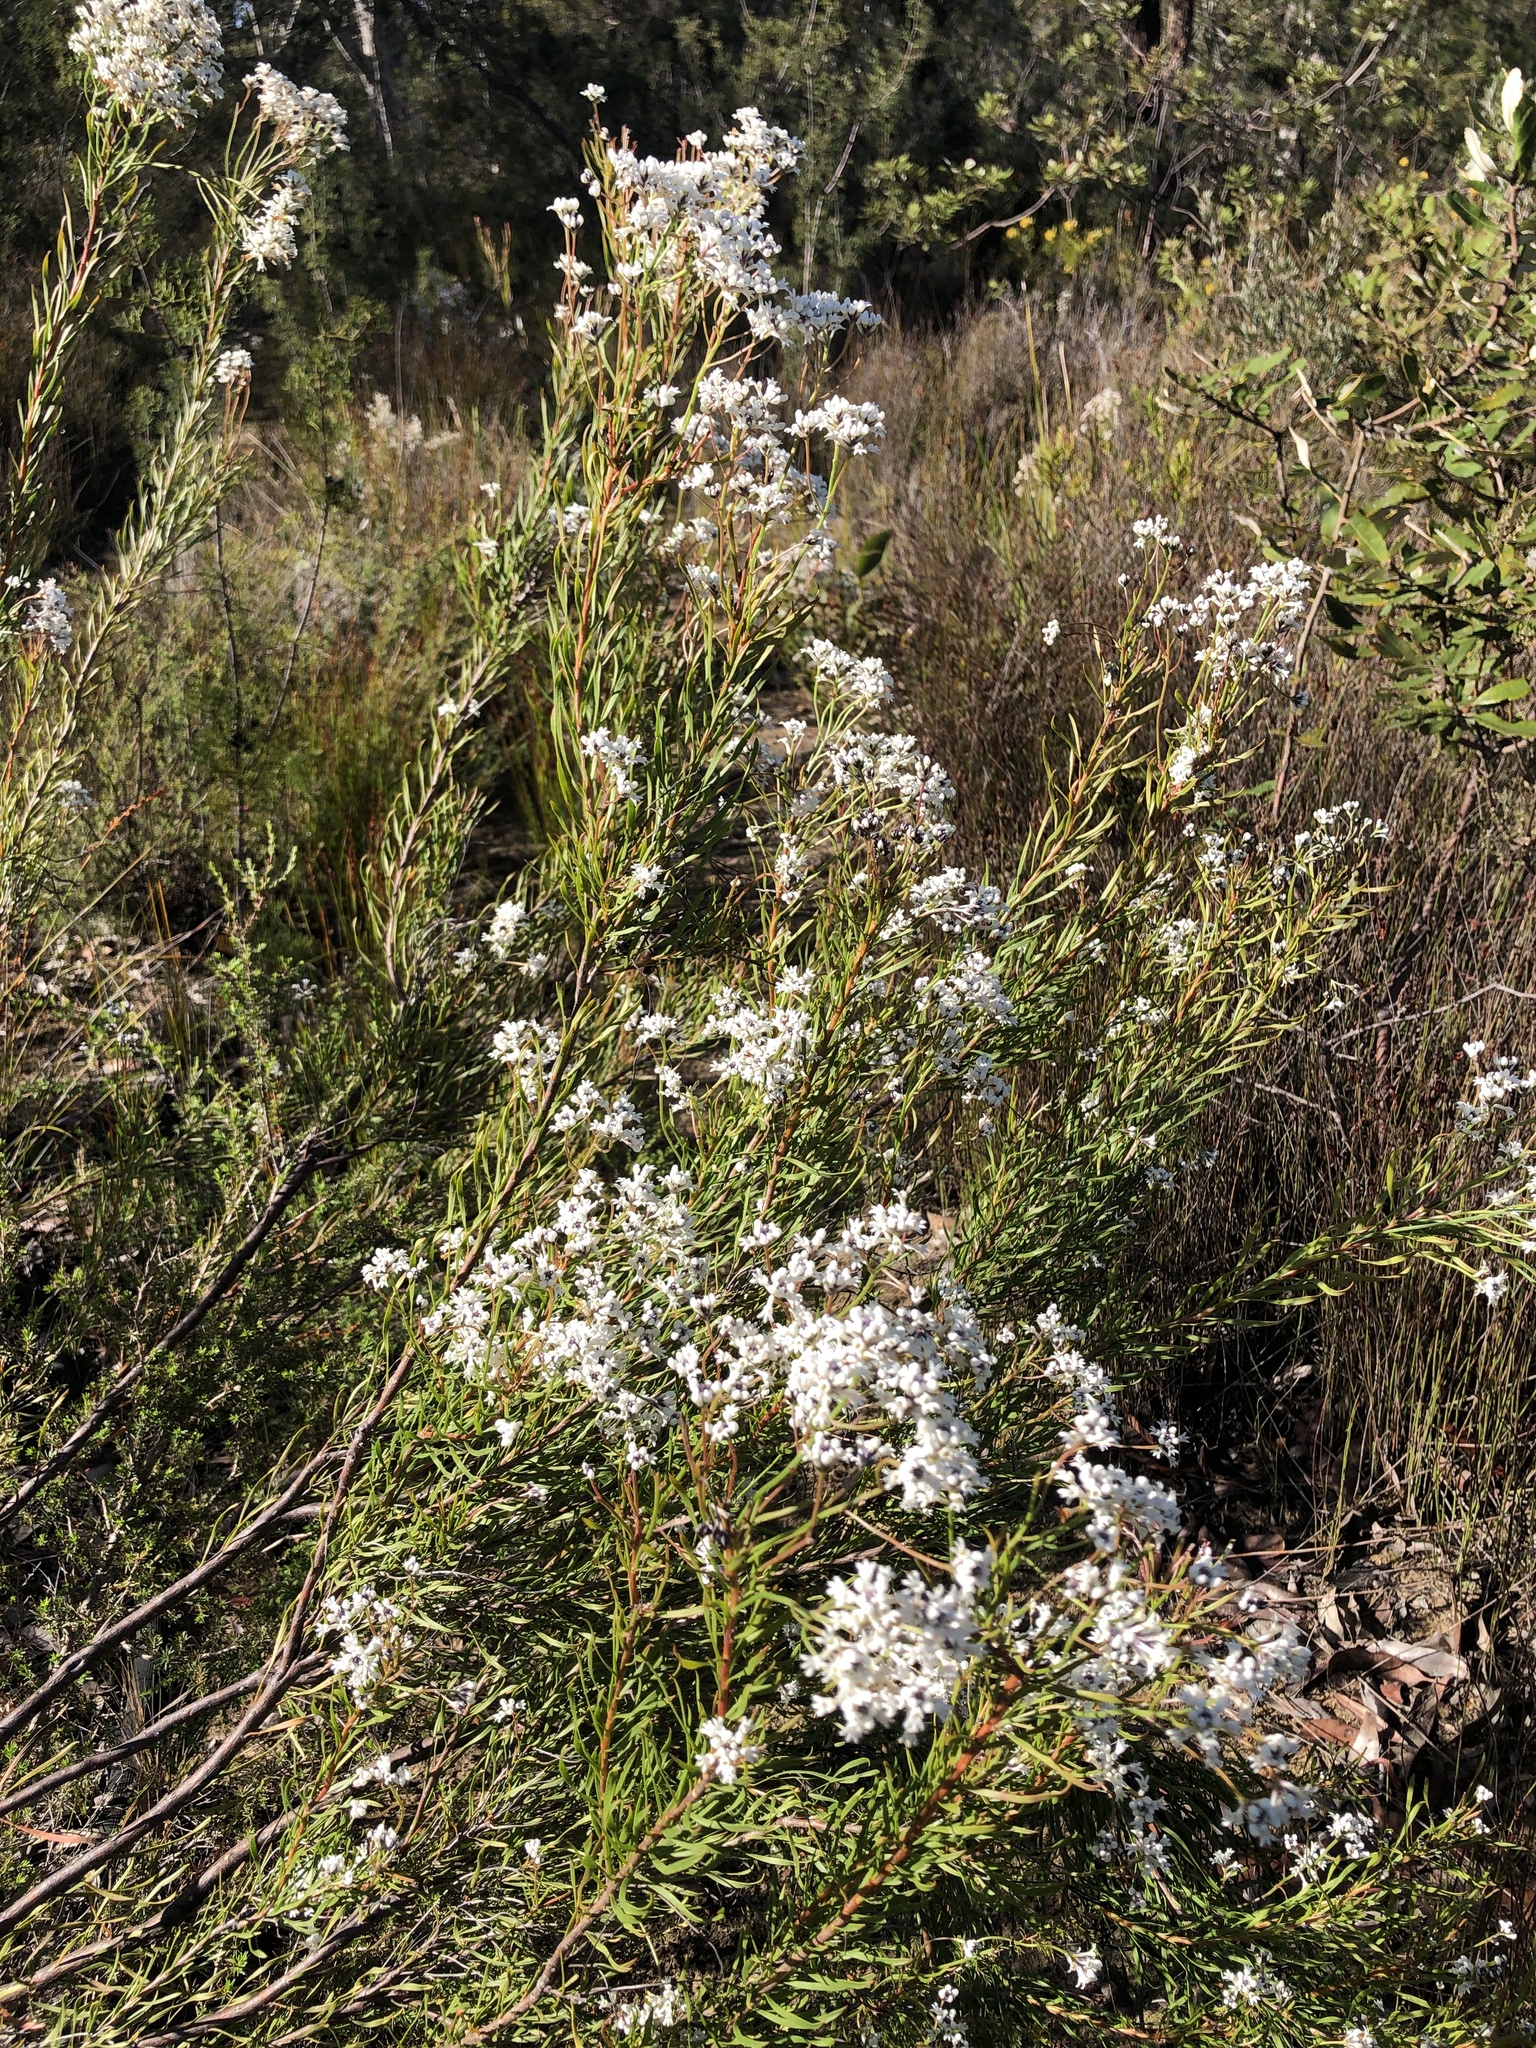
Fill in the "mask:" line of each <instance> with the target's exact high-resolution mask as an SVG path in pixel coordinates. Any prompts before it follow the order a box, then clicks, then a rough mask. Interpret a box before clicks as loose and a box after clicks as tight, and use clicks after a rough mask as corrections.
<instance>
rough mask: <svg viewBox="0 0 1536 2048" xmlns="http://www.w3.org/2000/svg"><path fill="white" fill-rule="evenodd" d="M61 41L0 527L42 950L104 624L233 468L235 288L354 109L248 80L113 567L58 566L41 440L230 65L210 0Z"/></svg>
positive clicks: (76, 848) (90, 12)
mask: <svg viewBox="0 0 1536 2048" xmlns="http://www.w3.org/2000/svg"><path fill="white" fill-rule="evenodd" d="M69 47H70V50H71V51H72V53H73V54H74V56H75V57H76V58H77V59H78V61H79V63H80V66H81V72H82V78H83V83H84V87H85V95H86V106H85V135H84V142H83V145H82V148H81V151H80V154H79V156H78V157H77V159H76V162H75V166H74V173H75V176H74V184H75V188H76V189H75V190H74V191H73V192H72V193H71V206H70V210H69V212H68V213H67V214H66V216H65V219H64V222H63V225H62V227H61V229H60V233H59V239H58V246H57V250H56V253H55V260H54V261H53V263H52V264H51V265H50V266H49V268H48V271H47V273H46V275H45V277H44V279H43V282H42V287H41V290H40V292H39V294H38V296H37V299H36V303H35V319H34V329H33V337H32V354H31V362H30V365H29V371H28V376H27V380H26V384H25V387H24V390H23V395H22V399H21V403H20V408H19V420H18V428H17V438H16V442H15V446H14V451H13V457H12V462H11V468H10V476H9V488H8V491H7V500H6V506H5V517H4V527H3V537H0V674H3V678H4V689H5V715H6V720H7V736H8V748H7V772H6V775H5V778H4V784H3V789H0V805H3V811H4V826H5V831H4V839H5V913H6V923H7V928H8V932H9V935H10V937H11V939H12V941H13V942H18V943H21V944H23V946H24V947H30V948H31V949H32V951H33V952H36V951H38V950H40V949H41V948H43V947H45V946H46V944H47V943H48V941H49V937H50V933H49V931H48V930H47V929H46V928H44V927H35V926H31V925H30V922H29V921H30V920H31V919H32V918H33V917H35V915H36V913H37V911H38V909H39V907H40V906H41V904H42V903H43V901H44V899H45V896H46V894H47V891H48V886H49V882H50V879H55V880H56V879H57V875H56V870H57V864H58V860H59V856H60V852H61V850H65V851H67V852H68V853H70V854H75V855H78V853H79V852H80V849H81V846H82V845H83V844H84V843H86V842H87V841H89V839H90V837H91V833H90V827H91V825H92V823H93V822H94V821H92V819H91V812H92V810H93V808H94V804H93V799H92V796H91V792H90V789H89V787H88V786H87V784H86V783H85V782H84V781H82V779H81V771H82V769H83V768H84V767H85V765H86V762H85V757H86V749H87V745H88V740H89V729H88V724H87V720H88V714H89V709H90V704H91V698H92V692H93V691H94V690H96V689H97V688H99V687H100V686H101V684H102V682H103V680H104V678H105V676H106V673H107V664H106V657H107V655H108V653H109V651H110V648H111V644H112V641H113V638H114V635H115V634H116V633H117V632H118V630H119V629H120V628H121V627H122V625H123V624H124V623H125V621H126V620H127V618H128V617H129V616H130V614H131V613H132V612H133V611H134V610H135V609H136V608H137V607H138V606H139V605H140V604H141V603H142V601H143V600H144V598H145V596H146V595H147V593H148V592H149V591H150V590H151V589H153V587H154V586H155V584H156V583H157V581H158V580H159V578H160V577H161V576H162V575H163V573H164V571H165V570H166V569H167V568H168V567H169V565H170V564H171V562H172V561H174V560H175V558H176V556H177V555H178V554H179V553H180V552H181V551H183V550H184V549H185V548H187V547H188V546H189V545H190V544H191V543H193V542H194V541H196V540H199V539H201V538H202V536H203V534H204V532H205V531H206V528H207V525H208V521H209V519H210V517H211V515H212V513H213V511H214V508H215V507H216V506H217V505H218V503H219V501H220V499H221V498H222V497H223V496H224V495H225V493H226V492H227V491H228V489H229V487H230V484H231V483H232V481H233V479H234V477H235V475H236V473H237V470H238V466H239V462H240V457H241V447H242V443H241V432H240V430H241V426H242V422H243V419H244V414H245V407H246V401H247V398H248V396H249V391H250V379H251V372H252V357H251V353H250V350H249V349H248V348H246V347H245V346H244V345H243V344H242V343H239V342H233V341H231V339H230V335H229V327H230V323H231V321H232V320H233V319H234V318H235V316H236V314H237V310H238V306H239V303H240V298H241V294H242V292H243V291H245V290H246V289H248V287H249V285H250V283H251V281H252V278H253V276H254V275H255V273H257V272H260V271H265V270H269V269H280V268H283V267H285V266H286V265H288V264H289V263H291V262H292V260H293V257H294V255H295V253H296V241H295V232H296V228H297V225H298V223H299V220H300V217H301V215H302V211H303V207H304V203H305V201H306V199H307V197H308V193H309V188H308V185H307V184H306V182H305V172H306V170H308V169H309V167H310V166H311V165H312V164H313V163H314V162H315V161H316V160H317V159H318V158H321V157H324V156H326V155H328V154H330V153H332V152H334V151H336V150H338V149H344V148H345V147H346V137H345V124H346V116H345V113H344V111H343V109H342V108H341V107H340V105H339V104H338V103H337V101H336V100H335V99H333V98H332V97H331V96H330V95H329V94H327V93H321V92H317V91H315V90H314V89H313V88H312V87H298V86H295V85H294V84H292V83H291V82H290V81H289V80H288V79H286V78H285V77H283V75H282V74H281V73H280V72H278V71H276V70H275V69H274V68H273V67H272V66H271V65H269V64H265V63H263V64H259V65H258V66H257V68H256V70H255V71H254V72H253V73H251V74H250V75H249V76H248V77H247V78H246V79H245V82H244V91H243V93H242V95H241V96H240V98H239V100H238V103H237V106H236V108H235V113H234V119H233V121H232V124H231V127H230V131H229V136H228V141H227V146H226V149H225V152H224V157H223V161H222V164H221V165H220V166H219V167H218V169H217V171H216V172H214V173H211V174H199V175H198V176H197V179H196V182H197V184H198V188H199V191H200V193H201V196H202V198H203V200H204V202H205V205H206V208H207V212H208V216H209V233H208V240H207V242H206V244H205V247H204V249H203V252H202V255H201V258H200V261H199V262H198V264H197V265H196V266H195V268H194V270H193V273H192V275H191V276H190V278H188V279H186V280H183V285H182V289H181V290H179V291H178V293H177V294H176V295H175V307H174V310H173V311H172V312H171V313H170V314H169V316H168V317H170V319H171V320H172V322H173V329H174V331H173V336H172V338H173V341H174V343H175V345H176V355H177V358H178V360H177V362H176V364H175V366H174V372H173V377H172V384H171V389H170V392H169V406H168V409H167V412H166V415H165V422H164V425H163V427H162V430H161V433H160V437H159V440H158V443H157V445H156V446H155V448H154V449H153V450H152V452H151V454H150V457H149V459H148V461H147V462H146V464H145V468H144V472H143V475H142V478H141V481H140V488H139V493H138V498H137V502H136V504H135V507H134V510H133V512H132V513H131V515H130V517H129V518H128V520H127V521H126V522H125V524H124V527H123V529H122V531H121V532H120V533H119V535H118V536H117V547H116V551H115V560H114V562H113V565H112V567H111V568H110V570H109V571H107V572H106V573H105V574H103V575H99V576H90V577H85V578H79V579H76V580H74V581H71V582H61V581H60V578H59V576H58V574H57V573H55V574H52V575H49V574H46V573H44V571H45V569H46V566H47V563H46V555H47V550H48V548H49V545H50V540H51V535H52V530H53V515H54V507H53V503H52V499H51V495H50V484H49V477H50V470H49V464H48V461H47V455H48V450H49V445H50V443H51V442H53V440H54V439H55V438H56V436H57V435H58V434H59V432H60V431H61V426H62V420H63V411H62V404H61V398H62V393H63V390H64V387H65V384H66V382H67V379H68V376H69V372H70V366H71V363H72V361H73V359H74V356H75V353H76V351H77V349H78V346H79V343H80V340H81V337H82V335H83V334H84V332H85V329H86V326H87V323H88V321H89V318H90V316H91V314H92V312H93V311H94V309H95V307H96V306H97V304H98V302H99V301H100V299H101V297H102V295H103V293H104V292H106V291H107V290H109V289H110V288H111V286H112V285H113V282H114V280H115V279H116V278H117V277H118V275H119V274H120V272H121V271H122V270H123V268H124V266H125V265H126V264H127V263H128V262H129V261H130V259H131V257H132V255H133V251H134V249H135V243H134V239H133V230H134V225H135V222H136V220H137V218H138V216H139V213H140V211H141V209H142V208H143V206H144V205H145V204H146V203H147V200H148V197H149V194H150V193H151V191H152V189H153V183H154V180H155V178H156V177H157V176H165V175H169V174H171V172H172V171H173V170H176V169H177V168H179V167H178V166H177V164H176V160H175V158H174V155H173V152H172V144H173V142H174V139H175V137H176V134H177V131H179V130H181V129H183V128H185V127H186V125H187V124H188V122H189V121H190V120H191V119H192V118H193V116H194V115H195V114H196V113H197V112H198V111H199V109H200V108H203V107H206V106H209V105H211V104H212V103H213V102H214V101H215V100H216V98H217V97H218V96H219V94H220V92H221V90H222V81H223V48H222V42H221V37H220V32H219V26H218V22H217V20H216V18H215V17H214V15H213V14H212V12H211V11H210V10H209V9H208V8H207V7H206V6H205V5H204V4H203V0H88V4H86V5H85V6H83V7H81V8H80V9H79V10H78V12H77V14H76V17H75V24H74V28H73V30H72V31H71V34H70V37H69ZM23 932H25V933H26V937H25V939H24V940H23V939H22V938H21V934H22V933H23Z"/></svg>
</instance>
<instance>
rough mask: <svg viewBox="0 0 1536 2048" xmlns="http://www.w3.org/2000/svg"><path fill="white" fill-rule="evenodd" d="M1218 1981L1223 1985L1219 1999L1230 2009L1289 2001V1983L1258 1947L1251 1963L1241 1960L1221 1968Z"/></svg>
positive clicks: (1287, 2002)
mask: <svg viewBox="0 0 1536 2048" xmlns="http://www.w3.org/2000/svg"><path fill="white" fill-rule="evenodd" d="M1221 1981H1222V1983H1223V1984H1224V1985H1225V1986H1226V1989H1225V1990H1224V1991H1223V1992H1222V1994H1221V2002H1222V2004H1223V2005H1224V2006H1226V2007H1227V2009H1228V2010H1229V2011H1230V2010H1232V2008H1233V2007H1235V2006H1239V2005H1244V2006H1248V2007H1249V2008H1250V2009H1252V2008H1254V2007H1257V2006H1259V2005H1263V2004H1266V2003H1267V2004H1270V2005H1289V2004H1290V2002H1291V1988H1290V1986H1289V1985H1288V1984H1287V1983H1286V1981H1285V1979H1284V1978H1283V1977H1277V1976H1276V1975H1275V1973H1274V1971H1273V1970H1272V1969H1270V1967H1269V1958H1268V1956H1266V1955H1265V1954H1264V1951H1263V1950H1262V1949H1260V1950H1258V1951H1257V1953H1256V1954H1255V1957H1254V1960H1253V1961H1252V1962H1251V1963H1243V1964H1241V1965H1240V1966H1239V1967H1238V1968H1237V1969H1235V1970H1223V1971H1222V1973H1221Z"/></svg>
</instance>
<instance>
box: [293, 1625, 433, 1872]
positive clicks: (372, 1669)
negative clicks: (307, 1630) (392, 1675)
mask: <svg viewBox="0 0 1536 2048" xmlns="http://www.w3.org/2000/svg"><path fill="white" fill-rule="evenodd" d="M402 1619H403V1610H402V1609H401V1608H399V1607H397V1606H396V1605H395V1603H394V1601H393V1600H385V1599H382V1598H381V1597H380V1596H379V1595H378V1594H377V1593H375V1592H374V1590H373V1588H372V1586H359V1587H358V1588H357V1589H356V1591H354V1592H351V1593H348V1594H346V1595H344V1596H343V1595H339V1594H332V1595H330V1597H329V1598H328V1599H327V1600H326V1601H325V1603H324V1605H323V1606H322V1607H321V1609H320V1619H319V1621H318V1622H317V1623H316V1625H315V1633H316V1635H318V1636H319V1637H320V1638H321V1640H322V1641H323V1640H324V1639H325V1637H326V1636H328V1635H339V1636H340V1637H341V1647H340V1649H339V1650H338V1652H337V1654H336V1656H335V1657H333V1658H332V1660H331V1671H332V1674H333V1675H334V1676H335V1677H337V1678H340V1679H343V1680H344V1681H345V1683H346V1687H347V1690H348V1692H350V1693H351V1695H352V1697H353V1699H354V1700H355V1701H357V1702H358V1703H359V1705H361V1703H362V1702H363V1701H364V1700H366V1699H367V1698H368V1696H369V1694H370V1693H371V1692H372V1691H373V1689H374V1687H375V1686H376V1685H377V1684H378V1682H379V1679H380V1677H381V1676H382V1675H383V1672H384V1669H385V1667H386V1665H388V1664H390V1663H392V1662H393V1661H394V1660H395V1659H396V1658H398V1657H399V1656H400V1654H401V1653H402V1652H403V1651H405V1650H408V1649H410V1648H411V1647H412V1643H413V1638H412V1637H411V1636H410V1635H408V1634H407V1633H406V1632H405V1631H404V1630H403V1629H402V1628H401V1626H400V1623H401V1621H402ZM391 1846H393V1841H391Z"/></svg>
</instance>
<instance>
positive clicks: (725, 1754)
mask: <svg viewBox="0 0 1536 2048" xmlns="http://www.w3.org/2000/svg"><path fill="white" fill-rule="evenodd" d="M699 1733H700V1735H701V1736H702V1737H703V1738H704V1748H703V1750H702V1751H701V1752H700V1754H699V1756H698V1757H697V1758H696V1759H695V1761H696V1762H697V1764H698V1767H699V1774H700V1776H701V1777H705V1778H710V1779H713V1780H714V1782H715V1783H717V1784H720V1785H734V1784H735V1783H736V1780H737V1779H738V1778H739V1777H740V1776H741V1774H742V1772H743V1771H744V1770H745V1769H746V1768H747V1766H748V1765H749V1764H754V1763H756V1762H757V1759H758V1758H759V1757H760V1756H761V1755H762V1753H763V1747H762V1744H761V1743H760V1742H749V1741H748V1740H747V1738H748V1736H749V1735H750V1734H751V1733H752V1716H751V1715H750V1714H743V1715H742V1717H741V1719H740V1720H739V1721H738V1722H737V1723H736V1726H735V1727H734V1728H733V1727H732V1726H731V1724H730V1722H729V1721H726V1720H724V1719H722V1718H720V1717H719V1716H716V1718H715V1719H714V1720H712V1721H705V1722H704V1723H703V1724H702V1726H701V1727H700V1729H699Z"/></svg>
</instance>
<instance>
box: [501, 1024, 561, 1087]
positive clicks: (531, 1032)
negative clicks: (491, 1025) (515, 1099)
mask: <svg viewBox="0 0 1536 2048" xmlns="http://www.w3.org/2000/svg"><path fill="white" fill-rule="evenodd" d="M559 1046H560V1039H559V1036H558V1034H557V1033H556V1032H554V1031H552V1030H551V1029H550V1027H549V1026H548V1025H547V1024H540V1023H538V1022H537V1021H536V1020H534V1019H532V1018H528V1017H512V1018H509V1019H508V1020H507V1022H506V1023H505V1024H502V1025H500V1026H499V1027H498V1029H497V1031H496V1035H495V1037H494V1038H493V1039H492V1040H491V1057H492V1058H493V1059H497V1060H500V1061H501V1062H502V1064H503V1065H504V1066H508V1067H510V1068H511V1069H512V1072H513V1074H514V1075H515V1076H516V1078H517V1085H518V1092H519V1093H520V1094H521V1096H522V1098H523V1100H524V1101H525V1102H537V1101H538V1099H539V1096H540V1094H541V1093H542V1092H543V1087H544V1082H545V1079H546V1077H547V1076H548V1074H549V1071H550V1069H551V1067H553V1065H554V1063H555V1054H556V1052H557V1051H558V1050H559Z"/></svg>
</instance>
